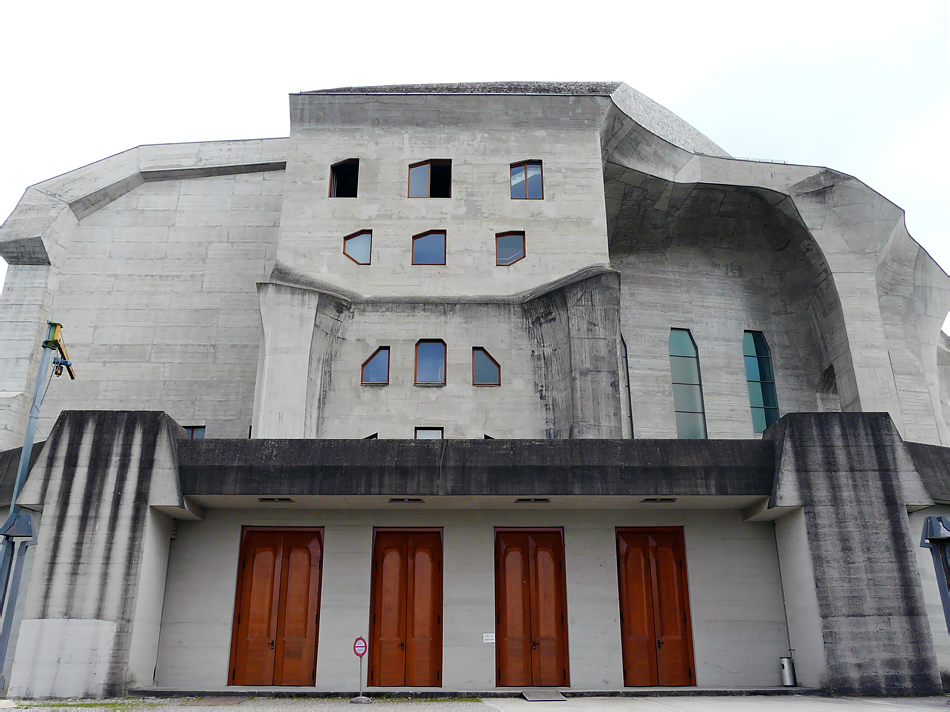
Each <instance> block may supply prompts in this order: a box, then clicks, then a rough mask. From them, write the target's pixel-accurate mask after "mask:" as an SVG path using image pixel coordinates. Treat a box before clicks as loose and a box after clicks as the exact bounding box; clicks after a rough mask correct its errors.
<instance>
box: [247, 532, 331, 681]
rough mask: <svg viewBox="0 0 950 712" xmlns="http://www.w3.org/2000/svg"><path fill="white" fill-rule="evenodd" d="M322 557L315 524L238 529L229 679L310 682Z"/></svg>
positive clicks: (320, 535) (314, 659) (313, 675)
mask: <svg viewBox="0 0 950 712" xmlns="http://www.w3.org/2000/svg"><path fill="white" fill-rule="evenodd" d="M322 559H323V532H322V531H321V530H319V529H258V528H246V529H244V531H243V534H242V542H241V561H240V565H239V567H238V587H237V601H236V603H235V612H234V629H233V631H234V632H233V636H232V642H231V670H230V675H229V676H228V679H229V680H230V684H232V685H295V686H302V685H312V684H314V682H315V680H316V674H317V631H318V629H319V623H320V577H321V572H322V568H323V566H322Z"/></svg>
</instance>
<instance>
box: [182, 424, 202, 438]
mask: <svg viewBox="0 0 950 712" xmlns="http://www.w3.org/2000/svg"><path fill="white" fill-rule="evenodd" d="M184 428H185V437H186V438H188V439H189V440H204V437H205V426H203V425H185V426H184Z"/></svg>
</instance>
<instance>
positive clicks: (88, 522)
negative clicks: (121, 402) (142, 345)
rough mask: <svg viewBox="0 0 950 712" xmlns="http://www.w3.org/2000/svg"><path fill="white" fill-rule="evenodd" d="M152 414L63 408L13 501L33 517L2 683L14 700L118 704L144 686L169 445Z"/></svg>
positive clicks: (172, 441)
mask: <svg viewBox="0 0 950 712" xmlns="http://www.w3.org/2000/svg"><path fill="white" fill-rule="evenodd" d="M182 435H183V431H182V430H181V428H180V427H178V426H177V425H176V424H175V423H174V421H172V420H171V419H170V418H169V417H168V416H166V415H165V414H163V413H160V412H129V411H65V412H63V414H62V415H61V416H60V417H59V420H58V421H57V422H56V425H55V426H54V428H53V431H52V433H51V434H50V437H49V439H48V440H47V441H46V444H45V445H44V446H43V449H42V452H41V453H40V456H39V459H38V461H37V464H36V466H35V467H34V468H33V471H32V472H31V475H30V478H29V480H28V481H27V484H26V486H25V488H24V490H23V493H22V494H21V496H20V499H19V502H20V504H22V505H24V506H27V507H29V508H35V509H42V511H43V527H42V529H41V530H40V532H39V537H38V538H39V543H38V545H37V547H36V553H35V559H34V564H33V572H32V576H31V580H30V586H29V593H28V596H27V601H26V604H25V606H24V613H23V621H22V623H21V624H20V633H19V640H18V642H17V648H16V653H15V656H14V662H13V671H12V673H11V676H10V686H9V694H10V695H12V696H14V697H99V696H114V695H122V694H124V693H125V692H126V690H127V689H128V688H129V687H130V686H148V685H151V684H152V675H153V670H154V669H155V663H156V657H157V650H158V633H159V627H160V617H161V603H162V600H163V597H164V589H165V586H164V580H165V571H166V569H167V564H168V541H169V537H170V529H171V520H170V518H169V516H168V515H167V514H162V513H161V512H160V511H158V510H157V509H153V508H154V507H162V508H165V509H166V510H167V509H168V508H169V507H172V508H174V507H182V506H183V502H182V500H181V494H180V488H179V485H178V464H177V456H176V443H177V439H178V438H179V437H181V436H182Z"/></svg>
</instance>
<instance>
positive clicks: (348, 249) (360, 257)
mask: <svg viewBox="0 0 950 712" xmlns="http://www.w3.org/2000/svg"><path fill="white" fill-rule="evenodd" d="M343 254H344V255H346V256H347V257H349V258H350V259H351V260H353V261H354V262H355V263H356V264H358V265H368V264H369V263H370V259H371V257H372V254H373V231H372V230H360V231H359V232H354V233H353V234H352V235H347V236H346V237H344V238H343Z"/></svg>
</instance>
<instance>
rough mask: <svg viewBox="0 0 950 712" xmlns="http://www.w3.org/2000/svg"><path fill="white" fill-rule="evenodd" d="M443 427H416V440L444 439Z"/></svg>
mask: <svg viewBox="0 0 950 712" xmlns="http://www.w3.org/2000/svg"><path fill="white" fill-rule="evenodd" d="M442 439H443V430H442V428H416V440H442Z"/></svg>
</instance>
